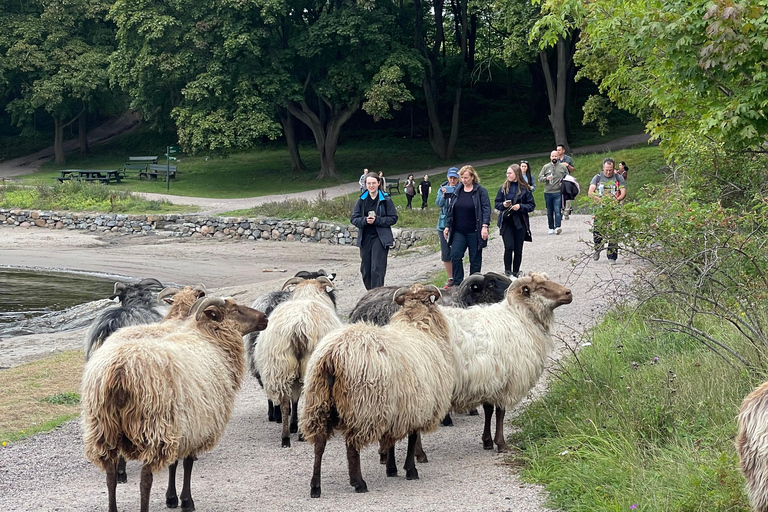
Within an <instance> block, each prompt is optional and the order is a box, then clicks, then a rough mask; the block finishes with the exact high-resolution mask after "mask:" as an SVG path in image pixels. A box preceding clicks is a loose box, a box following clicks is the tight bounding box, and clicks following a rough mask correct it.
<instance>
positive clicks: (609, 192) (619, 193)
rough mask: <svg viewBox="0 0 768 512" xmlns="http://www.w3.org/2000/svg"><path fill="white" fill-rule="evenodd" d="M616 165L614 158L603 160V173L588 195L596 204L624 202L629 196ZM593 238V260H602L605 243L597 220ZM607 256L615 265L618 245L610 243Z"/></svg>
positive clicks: (594, 179)
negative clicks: (601, 255)
mask: <svg viewBox="0 0 768 512" xmlns="http://www.w3.org/2000/svg"><path fill="white" fill-rule="evenodd" d="M615 165H616V163H615V162H614V161H613V158H606V159H605V160H603V172H601V173H598V174H596V175H595V177H594V178H592V181H591V182H590V183H589V192H588V194H589V197H591V198H592V199H594V200H595V202H598V203H599V202H602V201H612V200H615V201H622V200H623V199H624V198H625V197H626V196H627V184H626V182H625V181H624V177H623V176H622V175H621V174H618V173H616V168H615ZM592 236H593V239H594V242H595V253H594V254H593V255H592V259H593V260H595V261H597V260H599V259H600V252H601V251H602V250H603V242H605V240H603V235H602V233H601V232H600V226H599V225H598V223H597V220H595V222H594V225H593V226H592ZM607 254H608V262H609V263H610V264H611V265H615V264H616V260H617V258H618V256H619V247H618V245H617V244H616V243H611V242H610V241H609V242H608V251H607Z"/></svg>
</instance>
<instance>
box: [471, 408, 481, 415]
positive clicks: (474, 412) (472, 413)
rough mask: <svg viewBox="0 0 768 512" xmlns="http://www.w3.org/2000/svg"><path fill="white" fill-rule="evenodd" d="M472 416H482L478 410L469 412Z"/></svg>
mask: <svg viewBox="0 0 768 512" xmlns="http://www.w3.org/2000/svg"><path fill="white" fill-rule="evenodd" d="M469 415H470V416H480V412H479V411H478V410H477V409H472V410H471V411H469Z"/></svg>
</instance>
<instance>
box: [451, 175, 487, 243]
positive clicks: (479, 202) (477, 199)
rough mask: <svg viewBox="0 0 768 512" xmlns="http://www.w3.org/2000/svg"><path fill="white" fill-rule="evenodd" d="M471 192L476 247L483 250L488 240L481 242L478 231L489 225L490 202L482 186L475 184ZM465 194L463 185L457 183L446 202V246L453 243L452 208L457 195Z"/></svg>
mask: <svg viewBox="0 0 768 512" xmlns="http://www.w3.org/2000/svg"><path fill="white" fill-rule="evenodd" d="M472 190H473V191H474V194H472V202H473V203H474V205H475V218H476V219H477V236H478V240H477V242H478V247H480V248H483V247H485V246H486V245H488V240H483V238H482V237H481V236H480V231H481V230H482V227H483V224H485V225H487V226H490V225H491V200H490V199H489V198H488V191H487V190H485V187H483V186H482V185H480V184H478V183H475V184H474V185H473V186H472ZM466 193H467V192H464V185H462V184H461V183H459V184H458V185H457V186H456V190H454V192H453V196H454V197H453V198H451V199H450V200H448V201H447V202H448V205H449V207H448V211H447V212H446V215H445V227H447V228H448V230H449V233H448V240H447V241H448V245H450V244H451V242H452V241H453V206H454V205H455V204H456V201H457V200H458V197H459V194H466Z"/></svg>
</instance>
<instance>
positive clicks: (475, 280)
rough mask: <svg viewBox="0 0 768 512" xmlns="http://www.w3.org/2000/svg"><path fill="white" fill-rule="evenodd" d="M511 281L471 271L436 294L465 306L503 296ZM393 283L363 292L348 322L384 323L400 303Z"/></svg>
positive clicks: (450, 303)
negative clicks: (462, 278)
mask: <svg viewBox="0 0 768 512" xmlns="http://www.w3.org/2000/svg"><path fill="white" fill-rule="evenodd" d="M511 283H512V281H511V280H510V279H509V278H508V277H507V276H504V275H501V274H497V273H495V272H488V273H486V274H474V275H471V276H469V277H467V278H466V279H464V281H462V282H461V284H460V285H459V286H457V287H453V288H449V289H448V290H445V293H443V295H442V297H441V298H440V304H441V305H443V306H455V307H459V308H468V307H470V306H475V305H477V304H494V303H496V302H499V301H501V300H502V299H503V298H504V292H505V291H506V289H507V288H508V287H509V285H510V284H511ZM397 288H398V287H397V286H382V287H379V288H374V289H373V290H370V291H369V292H367V293H366V294H365V295H363V297H362V298H361V299H360V300H359V301H358V302H357V304H356V305H355V308H354V309H353V310H352V313H351V314H350V315H349V321H350V323H355V322H370V323H372V324H374V325H379V326H381V325H387V324H388V323H389V319H390V318H392V315H393V314H394V313H395V312H396V311H397V310H398V309H400V306H398V305H397V304H395V303H394V302H392V294H393V293H394V292H395V291H396V290H397Z"/></svg>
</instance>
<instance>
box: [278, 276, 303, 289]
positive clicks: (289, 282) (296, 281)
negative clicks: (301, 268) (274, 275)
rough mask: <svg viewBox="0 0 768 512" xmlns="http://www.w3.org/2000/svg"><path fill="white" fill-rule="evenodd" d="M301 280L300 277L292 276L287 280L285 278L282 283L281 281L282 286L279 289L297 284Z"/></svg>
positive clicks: (301, 281)
mask: <svg viewBox="0 0 768 512" xmlns="http://www.w3.org/2000/svg"><path fill="white" fill-rule="evenodd" d="M303 282H304V278H301V277H292V278H290V279H289V280H287V281H286V282H284V283H283V287H282V288H280V289H281V290H285V289H286V288H288V287H289V286H291V285H292V284H298V283H303Z"/></svg>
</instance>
